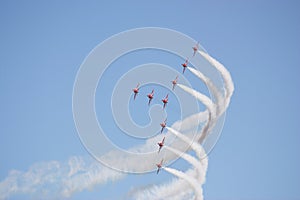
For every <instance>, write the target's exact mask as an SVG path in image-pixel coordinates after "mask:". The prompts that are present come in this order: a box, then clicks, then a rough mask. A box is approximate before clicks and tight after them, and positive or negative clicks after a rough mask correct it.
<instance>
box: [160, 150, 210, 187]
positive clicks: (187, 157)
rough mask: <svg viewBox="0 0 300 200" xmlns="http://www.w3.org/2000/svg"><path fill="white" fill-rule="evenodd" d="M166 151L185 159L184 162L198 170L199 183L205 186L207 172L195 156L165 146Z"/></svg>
mask: <svg viewBox="0 0 300 200" xmlns="http://www.w3.org/2000/svg"><path fill="white" fill-rule="evenodd" d="M164 148H165V149H167V150H169V151H172V152H173V153H175V154H177V155H178V156H180V157H181V158H183V159H184V160H186V161H188V162H189V163H190V164H191V165H193V167H194V168H195V169H196V172H197V175H196V178H197V179H198V181H199V182H200V183H201V184H203V183H204V181H205V179H204V178H205V174H206V171H205V170H204V169H203V166H202V163H201V162H200V161H198V160H197V159H196V158H194V157H193V156H191V155H189V154H187V153H184V152H181V151H178V150H177V149H174V148H172V147H169V146H164Z"/></svg>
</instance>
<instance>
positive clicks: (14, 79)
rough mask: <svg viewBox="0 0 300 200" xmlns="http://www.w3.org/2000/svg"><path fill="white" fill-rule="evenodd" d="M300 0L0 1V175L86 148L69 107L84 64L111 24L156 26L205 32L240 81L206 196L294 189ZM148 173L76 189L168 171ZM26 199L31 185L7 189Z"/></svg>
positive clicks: (122, 187)
mask: <svg viewBox="0 0 300 200" xmlns="http://www.w3.org/2000/svg"><path fill="white" fill-rule="evenodd" d="M299 6H300V5H299V3H298V2H297V1H263V2H262V1H256V0H255V1H227V2H225V1H223V2H220V1H189V2H183V1H182V2H179V1H164V2H159V1H151V2H141V1H128V2H126V3H125V2H121V3H120V2H117V1H106V2H98V1H89V2H83V1H77V2H71V1H65V2H61V1H51V2H50V1H49V2H38V1H27V2H26V3H25V2H21V1H19V2H13V1H1V3H0V22H1V33H0V35H1V37H0V44H1V46H0V51H1V54H0V55H1V60H0V64H1V65H0V91H1V94H0V97H1V98H0V106H1V107H0V108H1V109H0V110H1V112H0V120H1V126H0V134H1V136H0V138H1V139H0V180H3V179H5V177H7V175H8V173H9V171H10V170H12V169H16V170H21V171H26V170H28V168H29V167H30V166H31V165H33V164H34V163H36V162H41V161H49V160H58V161H62V162H63V161H65V160H67V159H68V158H69V157H70V156H73V155H83V156H88V155H89V154H88V152H87V151H86V150H85V148H84V147H83V145H82V144H81V142H80V140H79V137H78V136H77V133H76V129H75V125H74V122H73V116H72V89H73V83H74V80H75V77H76V73H77V70H78V69H79V66H80V65H81V63H82V62H83V60H84V58H85V57H86V56H87V54H88V53H89V52H90V51H91V50H92V49H93V48H94V47H95V46H96V45H98V44H99V43H100V42H102V41H103V40H105V39H106V38H108V37H110V36H111V35H113V34H116V33H119V32H121V31H125V30H128V29H132V28H137V27H145V26H158V27H164V28H171V29H174V30H177V31H180V32H183V33H185V34H187V35H189V36H190V37H192V38H194V39H195V40H199V41H200V43H201V45H202V46H203V47H204V48H205V49H206V50H207V51H208V52H209V53H210V54H211V55H213V56H214V57H215V58H217V59H218V60H219V61H221V62H222V63H223V64H224V65H225V66H226V67H227V69H228V70H229V71H230V72H231V75H232V78H233V81H234V84H235V92H234V95H233V97H232V101H231V104H230V107H229V109H228V111H227V117H226V122H225V126H224V129H223V133H222V136H221V138H220V140H219V141H218V144H217V145H216V147H215V148H214V150H213V151H212V152H211V153H210V155H209V168H208V174H207V181H206V183H205V185H204V195H205V197H206V199H208V200H210V199H212V200H213V199H299V198H300V191H299V189H298V187H297V186H299V185H300V173H299V171H298V169H299V168H300V161H299V156H298V154H297V152H299V151H300V145H299V142H300V136H299V127H298V123H297V122H298V120H297V119H298V116H297V115H298V113H299V111H300V109H299V108H300V107H299V102H300V98H299V92H298V90H299V89H298V88H299V85H300V81H299V78H298V75H299V74H300V73H299V67H298V66H299V65H300V57H299V53H300V46H299V45H300V38H299V35H300V24H299V17H300V16H299V15H300V14H299V12H298V10H299V9H298V8H299ZM139 61H140V60H139ZM142 62H143V60H141V63H142ZM180 70H181V69H180ZM179 162H180V161H179ZM153 176H154V174H146V175H138V176H136V175H132V176H129V177H127V178H126V179H123V180H121V181H120V182H116V183H109V184H107V185H104V186H97V187H95V188H94V189H93V190H91V191H84V192H81V193H77V194H75V195H74V196H72V197H71V199H87V198H88V199H109V198H115V199H120V198H121V197H123V196H124V195H126V194H127V192H128V191H129V190H130V189H131V187H130V186H140V187H142V186H144V185H147V184H149V183H159V182H160V181H163V178H161V177H165V178H168V179H169V178H171V176H168V175H167V174H166V173H162V176H161V177H158V178H157V177H156V176H155V177H153ZM115 191H119V192H118V193H116V192H115ZM21 198H22V199H24V198H28V196H26V195H25V196H22V195H20V196H19V195H18V196H15V197H11V199H21Z"/></svg>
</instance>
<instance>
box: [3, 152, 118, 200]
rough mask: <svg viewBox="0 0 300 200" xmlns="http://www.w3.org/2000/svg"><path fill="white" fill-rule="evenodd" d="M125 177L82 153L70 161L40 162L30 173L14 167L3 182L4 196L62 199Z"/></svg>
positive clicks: (32, 167)
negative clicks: (82, 155)
mask: <svg viewBox="0 0 300 200" xmlns="http://www.w3.org/2000/svg"><path fill="white" fill-rule="evenodd" d="M123 177H124V174H122V173H120V172H117V171H115V170H112V169H109V168H106V167H103V166H102V165H101V164H100V163H99V162H96V161H95V160H94V159H90V158H84V157H80V156H76V157H75V156H74V157H71V158H70V159H69V160H68V161H67V162H58V161H49V162H40V163H36V164H34V165H33V166H31V167H30V168H29V170H28V171H26V172H22V171H17V170H12V171H11V172H10V173H9V175H8V176H7V177H6V178H5V179H4V180H3V181H2V182H0V199H8V198H9V197H11V196H13V195H15V194H30V195H32V196H37V197H39V198H43V199H55V198H57V199H61V198H66V197H70V196H71V195H72V194H73V193H74V192H75V191H82V190H84V189H86V188H92V187H93V186H95V185H97V184H103V183H106V182H108V181H115V180H118V179H121V178H123Z"/></svg>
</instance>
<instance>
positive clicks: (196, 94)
mask: <svg viewBox="0 0 300 200" xmlns="http://www.w3.org/2000/svg"><path fill="white" fill-rule="evenodd" d="M177 85H178V87H180V88H181V89H183V90H184V91H186V92H187V93H189V94H191V95H192V96H194V97H195V98H196V99H198V100H199V101H201V102H202V103H203V104H204V105H205V106H206V108H207V109H208V111H209V113H211V115H212V118H213V119H214V118H215V107H216V105H215V104H214V103H213V102H212V100H211V99H210V98H208V97H207V96H205V95H204V94H202V93H200V92H198V91H196V90H194V89H191V88H189V87H187V86H185V85H182V84H177Z"/></svg>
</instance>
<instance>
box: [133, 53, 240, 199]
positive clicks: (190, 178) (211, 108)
mask: <svg viewBox="0 0 300 200" xmlns="http://www.w3.org/2000/svg"><path fill="white" fill-rule="evenodd" d="M198 53H200V54H201V55H202V56H203V57H204V58H205V59H206V60H207V61H208V62H210V63H211V64H212V65H213V66H214V67H215V68H216V69H217V70H218V71H219V72H220V73H221V76H222V78H223V81H224V84H225V95H224V97H222V96H221V95H220V94H221V93H220V91H218V90H217V88H216V87H215V86H214V84H213V83H212V82H211V81H210V80H209V79H208V78H207V77H206V76H204V75H203V74H202V73H201V72H200V71H197V70H195V69H193V68H190V67H189V68H188V69H189V70H190V71H191V72H192V73H193V74H195V75H196V76H197V77H198V78H200V79H201V80H202V81H204V82H205V83H206V84H207V86H208V87H209V88H210V89H211V91H212V92H213V95H214V96H215V97H216V104H214V103H213V102H212V101H211V100H210V99H209V98H208V97H206V96H205V95H203V94H201V93H199V92H197V91H195V90H193V89H191V88H189V87H186V86H184V85H178V86H179V87H180V88H182V89H183V90H184V91H186V92H188V93H189V94H191V95H193V96H194V97H195V98H196V99H198V100H199V101H201V102H202V103H203V104H204V105H205V106H206V108H207V111H208V119H207V122H206V125H205V126H204V128H203V129H202V131H201V133H200V134H199V135H200V138H199V142H203V140H205V138H206V137H207V135H208V134H209V130H211V129H212V128H213V127H214V125H215V122H216V120H217V119H218V117H220V116H221V115H222V114H223V113H224V112H225V110H226V109H227V107H228V105H229V102H230V98H231V96H232V94H233V90H234V86H233V82H232V79H231V76H230V73H229V72H228V71H227V70H226V68H225V67H224V66H223V65H222V64H221V63H219V62H218V61H216V60H215V59H214V58H212V57H211V56H209V55H208V54H206V53H204V52H201V51H198ZM201 113H204V112H201ZM198 116H199V115H198ZM166 128H167V130H168V131H169V132H168V133H171V134H174V135H175V136H177V137H178V138H179V139H181V140H182V141H183V142H185V143H188V144H189V143H191V142H192V141H191V139H190V138H189V137H187V136H185V135H184V134H182V133H180V132H179V131H176V130H174V129H173V128H170V127H166ZM165 148H166V150H169V151H172V152H174V153H175V154H177V155H181V157H182V158H183V159H185V160H186V161H188V162H189V163H190V164H192V165H193V167H194V169H195V170H196V171H195V172H196V173H190V170H189V171H188V172H187V173H183V172H181V171H178V170H176V169H172V168H167V167H165V168H164V169H165V170H166V171H167V172H169V173H171V174H173V175H175V176H177V177H178V178H181V179H183V180H185V181H186V183H188V184H189V185H190V186H191V187H192V188H193V190H194V197H191V198H194V199H196V200H203V194H202V191H203V190H202V187H201V185H202V184H204V181H205V175H206V170H207V157H206V156H205V157H203V155H204V154H205V152H204V150H203V149H202V147H201V145H200V143H192V144H191V149H192V150H194V151H195V152H196V155H197V158H198V159H199V160H197V159H196V158H194V157H192V156H191V155H189V154H187V153H185V152H181V151H179V150H177V149H174V148H172V147H168V146H166V147H165ZM179 182H180V184H178V183H179ZM186 183H183V182H182V181H180V180H178V181H173V182H172V183H170V184H169V185H168V186H165V185H164V186H163V187H162V189H160V188H159V187H154V188H151V189H149V190H150V191H152V192H149V191H148V192H147V193H146V194H148V196H147V197H146V198H145V196H144V197H143V198H139V196H138V198H137V199H151V198H153V197H154V198H153V199H156V198H158V197H157V196H153V194H160V195H164V194H167V196H166V197H165V199H172V198H174V196H175V195H176V194H181V195H183V196H185V197H184V198H185V199H186V196H187V195H188V194H189V193H190V191H189V190H188V188H187V184H186ZM170 191H174V192H170ZM144 194H145V193H144ZM149 194H152V196H151V195H150V196H151V197H150V196H149ZM173 195H174V196H173ZM162 197H163V196H160V197H159V198H162ZM184 198H182V199H184Z"/></svg>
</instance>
